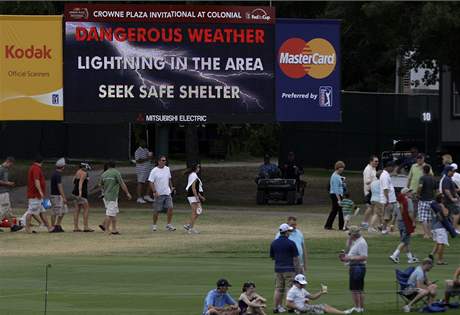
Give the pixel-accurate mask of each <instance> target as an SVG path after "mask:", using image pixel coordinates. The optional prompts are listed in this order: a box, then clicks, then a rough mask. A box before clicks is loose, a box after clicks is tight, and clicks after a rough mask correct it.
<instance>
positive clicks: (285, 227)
mask: <svg viewBox="0 0 460 315" xmlns="http://www.w3.org/2000/svg"><path fill="white" fill-rule="evenodd" d="M279 230H280V232H281V233H284V232H287V231H292V230H294V229H293V228H292V227H291V226H290V225H289V224H287V223H283V224H281V225H280V228H279Z"/></svg>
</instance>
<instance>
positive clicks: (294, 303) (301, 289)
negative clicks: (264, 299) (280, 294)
mask: <svg viewBox="0 0 460 315" xmlns="http://www.w3.org/2000/svg"><path fill="white" fill-rule="evenodd" d="M307 284H308V282H307V280H306V279H305V276H304V275H302V274H298V275H296V276H295V277H294V285H293V286H292V288H291V289H290V290H289V291H288V293H287V297H286V306H287V307H288V308H289V309H291V310H294V311H295V312H296V313H297V314H299V313H308V314H324V313H329V314H350V313H351V312H346V311H340V310H338V309H336V308H334V307H332V306H329V305H327V304H309V301H310V300H316V299H318V298H320V297H321V296H322V295H323V294H325V293H326V292H325V291H323V290H321V291H319V292H318V293H315V294H310V293H309V292H308V291H307V290H305V286H306V285H307Z"/></svg>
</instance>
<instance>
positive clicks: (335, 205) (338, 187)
mask: <svg viewBox="0 0 460 315" xmlns="http://www.w3.org/2000/svg"><path fill="white" fill-rule="evenodd" d="M334 168H335V171H334V173H332V176H331V178H330V181H329V196H330V198H331V204H332V209H331V212H330V213H329V216H328V218H327V220H326V224H325V225H324V228H325V229H326V230H332V225H333V224H334V220H335V217H336V216H337V214H338V215H339V230H342V229H343V225H344V219H343V213H342V208H341V207H340V205H339V203H340V201H342V198H343V193H344V191H343V181H342V176H341V175H342V173H343V171H344V169H345V163H343V162H342V161H337V162H336V163H335V165H334Z"/></svg>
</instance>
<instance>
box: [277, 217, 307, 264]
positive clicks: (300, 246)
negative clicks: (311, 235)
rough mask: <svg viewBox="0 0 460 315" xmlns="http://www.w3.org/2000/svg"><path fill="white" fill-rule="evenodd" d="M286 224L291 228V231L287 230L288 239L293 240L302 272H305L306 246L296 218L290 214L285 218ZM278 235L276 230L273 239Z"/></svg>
mask: <svg viewBox="0 0 460 315" xmlns="http://www.w3.org/2000/svg"><path fill="white" fill-rule="evenodd" d="M287 224H288V225H289V226H290V227H291V228H292V231H291V232H289V237H288V238H289V239H290V240H291V241H293V242H294V243H295V245H296V247H297V251H298V252H299V263H300V267H301V271H303V272H302V273H306V272H307V257H308V253H307V247H306V246H305V238H304V236H303V233H302V231H301V230H299V228H298V226H297V218H296V217H294V216H290V217H288V219H287ZM279 237H280V232H278V233H277V234H276V236H275V239H277V238H279Z"/></svg>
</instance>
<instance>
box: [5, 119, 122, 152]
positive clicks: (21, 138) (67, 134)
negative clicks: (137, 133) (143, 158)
mask: <svg viewBox="0 0 460 315" xmlns="http://www.w3.org/2000/svg"><path fill="white" fill-rule="evenodd" d="M128 135H129V129H128V124H117V125H104V124H103V125H94V124H92V125H83V124H65V123H52V122H8V123H6V122H3V123H2V124H1V130H0V141H1V144H2V145H1V146H0V157H5V156H7V155H13V156H15V157H16V158H20V159H32V158H33V157H34V156H36V155H37V154H40V155H42V156H43V157H45V158H56V157H61V156H64V157H70V158H75V159H86V158H91V159H116V160H126V159H128V157H129V152H128V148H129V145H128V143H129V136H128Z"/></svg>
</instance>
